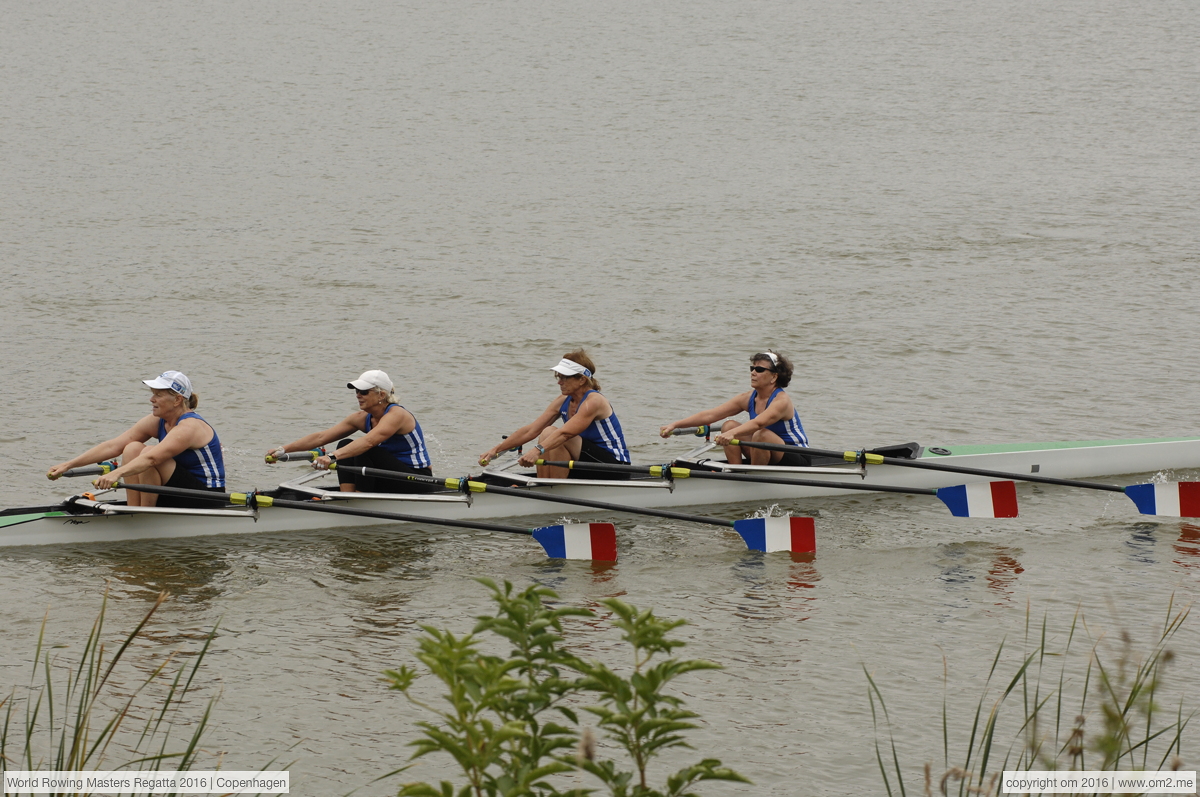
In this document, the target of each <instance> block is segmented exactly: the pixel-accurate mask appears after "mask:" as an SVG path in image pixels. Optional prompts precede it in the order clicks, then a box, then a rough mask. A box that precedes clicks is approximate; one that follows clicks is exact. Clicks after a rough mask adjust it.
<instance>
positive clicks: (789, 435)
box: [746, 387, 808, 448]
mask: <svg viewBox="0 0 1200 797" xmlns="http://www.w3.org/2000/svg"><path fill="white" fill-rule="evenodd" d="M782 392H783V388H781V387H777V388H775V392H774V393H772V394H771V397H770V398H769V399H767V406H768V407H769V406H771V402H772V401H774V400H775V397H776V396H778V395H779V394H780V393H782ZM757 398H758V391H757V390H752V391H750V402H749V403H750V406H749V407H747V408H746V409H747V410H749V411H750V420H754V419H755V418H757V417H758V411H757V410H755V409H754V402H755V400H756V399H757ZM767 428H768V429H770V430H771V431H772V432H774V433H775V434H777V435H779V438H780V439H781V440H783V442H784V443H786V444H787V445H789V446H804V447H805V448H808V435H806V434H804V426H803V425H802V424H801V423H800V413H799V412H798V411H797V410H796V409H794V408H793V409H792V418H791V420H787V421H776V422H775V423H773V424H771V425H770V426H768V427H767Z"/></svg>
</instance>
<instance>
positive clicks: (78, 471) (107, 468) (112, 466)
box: [46, 459, 120, 479]
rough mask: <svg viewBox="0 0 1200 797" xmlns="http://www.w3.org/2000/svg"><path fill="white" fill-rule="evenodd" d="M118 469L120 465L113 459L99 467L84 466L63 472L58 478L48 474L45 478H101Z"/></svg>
mask: <svg viewBox="0 0 1200 797" xmlns="http://www.w3.org/2000/svg"><path fill="white" fill-rule="evenodd" d="M118 467H120V464H119V463H118V462H117V461H116V460H115V459H110V460H108V461H107V462H101V463H100V464H99V465H84V466H83V467H80V468H71V469H70V470H64V471H63V472H62V473H60V474H58V476H50V474H49V473H47V474H46V476H47V477H49V478H51V479H60V478H62V477H63V476H103V475H105V474H106V473H112V472H113V471H114V470H116V469H117V468H118Z"/></svg>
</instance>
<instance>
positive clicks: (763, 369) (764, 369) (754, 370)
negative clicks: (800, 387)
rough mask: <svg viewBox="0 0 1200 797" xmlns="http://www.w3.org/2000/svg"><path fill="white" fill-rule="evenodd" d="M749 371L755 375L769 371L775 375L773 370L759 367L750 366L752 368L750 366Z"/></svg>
mask: <svg viewBox="0 0 1200 797" xmlns="http://www.w3.org/2000/svg"><path fill="white" fill-rule="evenodd" d="M750 370H751V371H753V372H754V373H756V374H761V373H763V372H765V371H770V372H771V373H775V369H774V368H763V367H762V366H761V365H752V366H750Z"/></svg>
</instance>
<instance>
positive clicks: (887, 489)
mask: <svg viewBox="0 0 1200 797" xmlns="http://www.w3.org/2000/svg"><path fill="white" fill-rule="evenodd" d="M538 464H539V465H551V466H555V467H559V468H584V469H587V470H607V471H614V472H623V473H649V474H650V475H651V476H659V477H667V478H670V479H689V478H690V479H717V480H719V481H732V482H750V483H754V484H787V485H791V486H793V487H833V488H836V489H838V490H864V491H866V492H873V493H874V492H879V493H910V494H912V495H932V496H935V497H936V498H938V499H939V500H940V501H941V502H942V503H943V504H945V505H946V507H947V508H948V509H949V510H950V514H952V515H954V516H955V517H986V518H1006V517H1017V486H1016V485H1015V484H1013V483H1012V482H1011V481H1003V482H985V483H982V484H960V485H957V486H955V487H938V488H937V489H934V488H930V487H891V486H888V485H886V484H853V483H849V482H833V481H817V480H815V479H792V478H783V477H781V476H755V475H748V474H747V475H743V474H741V473H718V472H715V471H707V470H694V469H691V468H677V467H672V466H670V465H649V466H643V465H610V464H607V463H598V462H576V461H574V460H571V461H570V462H546V461H544V460H538Z"/></svg>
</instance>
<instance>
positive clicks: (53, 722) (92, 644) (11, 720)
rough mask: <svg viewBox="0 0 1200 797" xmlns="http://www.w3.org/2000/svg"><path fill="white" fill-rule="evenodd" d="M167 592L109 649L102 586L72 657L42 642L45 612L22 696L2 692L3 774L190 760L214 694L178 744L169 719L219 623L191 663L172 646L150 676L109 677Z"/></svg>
mask: <svg viewBox="0 0 1200 797" xmlns="http://www.w3.org/2000/svg"><path fill="white" fill-rule="evenodd" d="M166 599H167V594H166V593H165V592H164V593H162V594H160V595H159V596H158V599H157V600H156V601H155V602H154V605H153V606H151V607H150V610H149V611H148V612H146V615H145V616H144V617H143V618H142V619H141V622H139V623H138V624H137V626H136V627H135V628H134V629H133V630H132V631H130V632H129V633H128V634H127V635H125V636H124V638H122V639H120V641H119V643H118V644H117V645H116V649H115V650H113V651H111V652H110V650H109V645H107V644H106V643H105V641H104V639H105V633H104V614H105V609H106V607H107V603H108V595H107V593H106V594H105V596H104V598H103V600H102V602H101V607H100V611H99V613H98V615H97V617H96V620H95V621H94V622H93V624H92V628H91V631H90V632H89V634H88V637H87V640H86V641H85V643H84V646H83V651H82V653H81V654H80V656H79V658H78V659H77V660H75V661H73V662H64V661H62V660H61V659H62V657H61V655H60V654H59V653H58V651H59V650H60V649H61V648H64V647H66V646H65V645H49V644H47V642H46V625H47V622H48V620H49V614H48V613H47V617H46V618H44V619H43V620H42V625H41V629H40V631H39V633H38V640H37V646H36V649H35V652H34V657H33V671H32V673H31V674H30V680H29V683H28V685H27V687H26V688H25V689H24V690H23V693H21V694H20V695H18V690H17V689H16V688H15V687H14V688H13V689H12V690H11V691H10V693H9V694H8V695H7V696H6V697H4V698H3V699H0V709H2V710H3V717H2V720H3V722H2V724H0V776H2V774H3V771H7V770H33V771H54V770H58V771H81V770H118V769H131V770H138V771H159V770H161V769H164V768H166V769H171V770H186V769H191V768H192V767H193V765H194V764H195V763H196V757H197V754H198V753H199V751H200V747H199V745H200V739H201V737H202V736H203V734H204V731H205V729H206V728H207V726H208V721H209V717H210V715H211V713H212V709H213V706H214V704H215V702H216V697H213V698H211V699H209V700H208V701H207V702H206V703H205V704H204V706H203V708H202V709H201V710H200V713H199V716H198V717H196V718H194V719H191V720H190V721H189V724H191V725H192V731H191V735H190V737H188V738H187V740H186V742H185V743H182V746H181V745H180V743H174V744H173V743H172V738H171V731H172V724H173V722H176V721H183V718H182V717H181V716H180V711H181V708H182V706H183V705H184V704H185V702H187V698H188V696H189V694H190V692H191V691H192V685H193V681H194V680H195V678H196V673H197V672H198V671H199V669H200V665H201V663H203V661H204V657H205V655H206V654H207V653H208V650H209V646H210V645H211V644H212V641H213V638H214V636H215V634H216V631H217V629H216V627H215V626H214V627H213V629H212V631H210V632H209V633H208V634H207V635H206V636H205V638H204V643H203V645H202V647H201V649H200V651H199V653H198V654H197V655H196V656H195V657H194V658H193V659H192V661H191V662H190V664H189V663H186V662H177V661H176V654H175V653H170V654H168V655H167V656H165V657H164V658H163V660H162V661H160V662H158V663H157V664H156V665H154V666H153V668H152V669H151V671H150V673H149V674H148V675H143V676H139V680H138V681H136V682H135V684H134V685H133V686H132V687H127V686H125V685H124V684H123V683H118V680H119V678H116V677H114V672H116V671H117V668H118V665H120V664H122V662H123V661H125V660H126V659H128V658H129V656H128V654H129V652H130V650H131V647H132V646H133V645H134V642H135V641H136V640H137V639H138V637H140V636H142V634H143V632H144V631H145V629H146V626H147V624H148V623H149V622H150V619H151V618H152V617H153V616H154V614H155V612H157V611H158V609H159V608H160V607H161V606H162V604H163V602H164V601H165V600H166ZM124 669H125V668H122V672H121V673H120V674H122V675H123V673H124ZM151 692H155V694H151ZM139 716H140V717H141V719H138V717H139ZM106 793H107V792H106ZM72 794H76V792H72Z"/></svg>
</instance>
